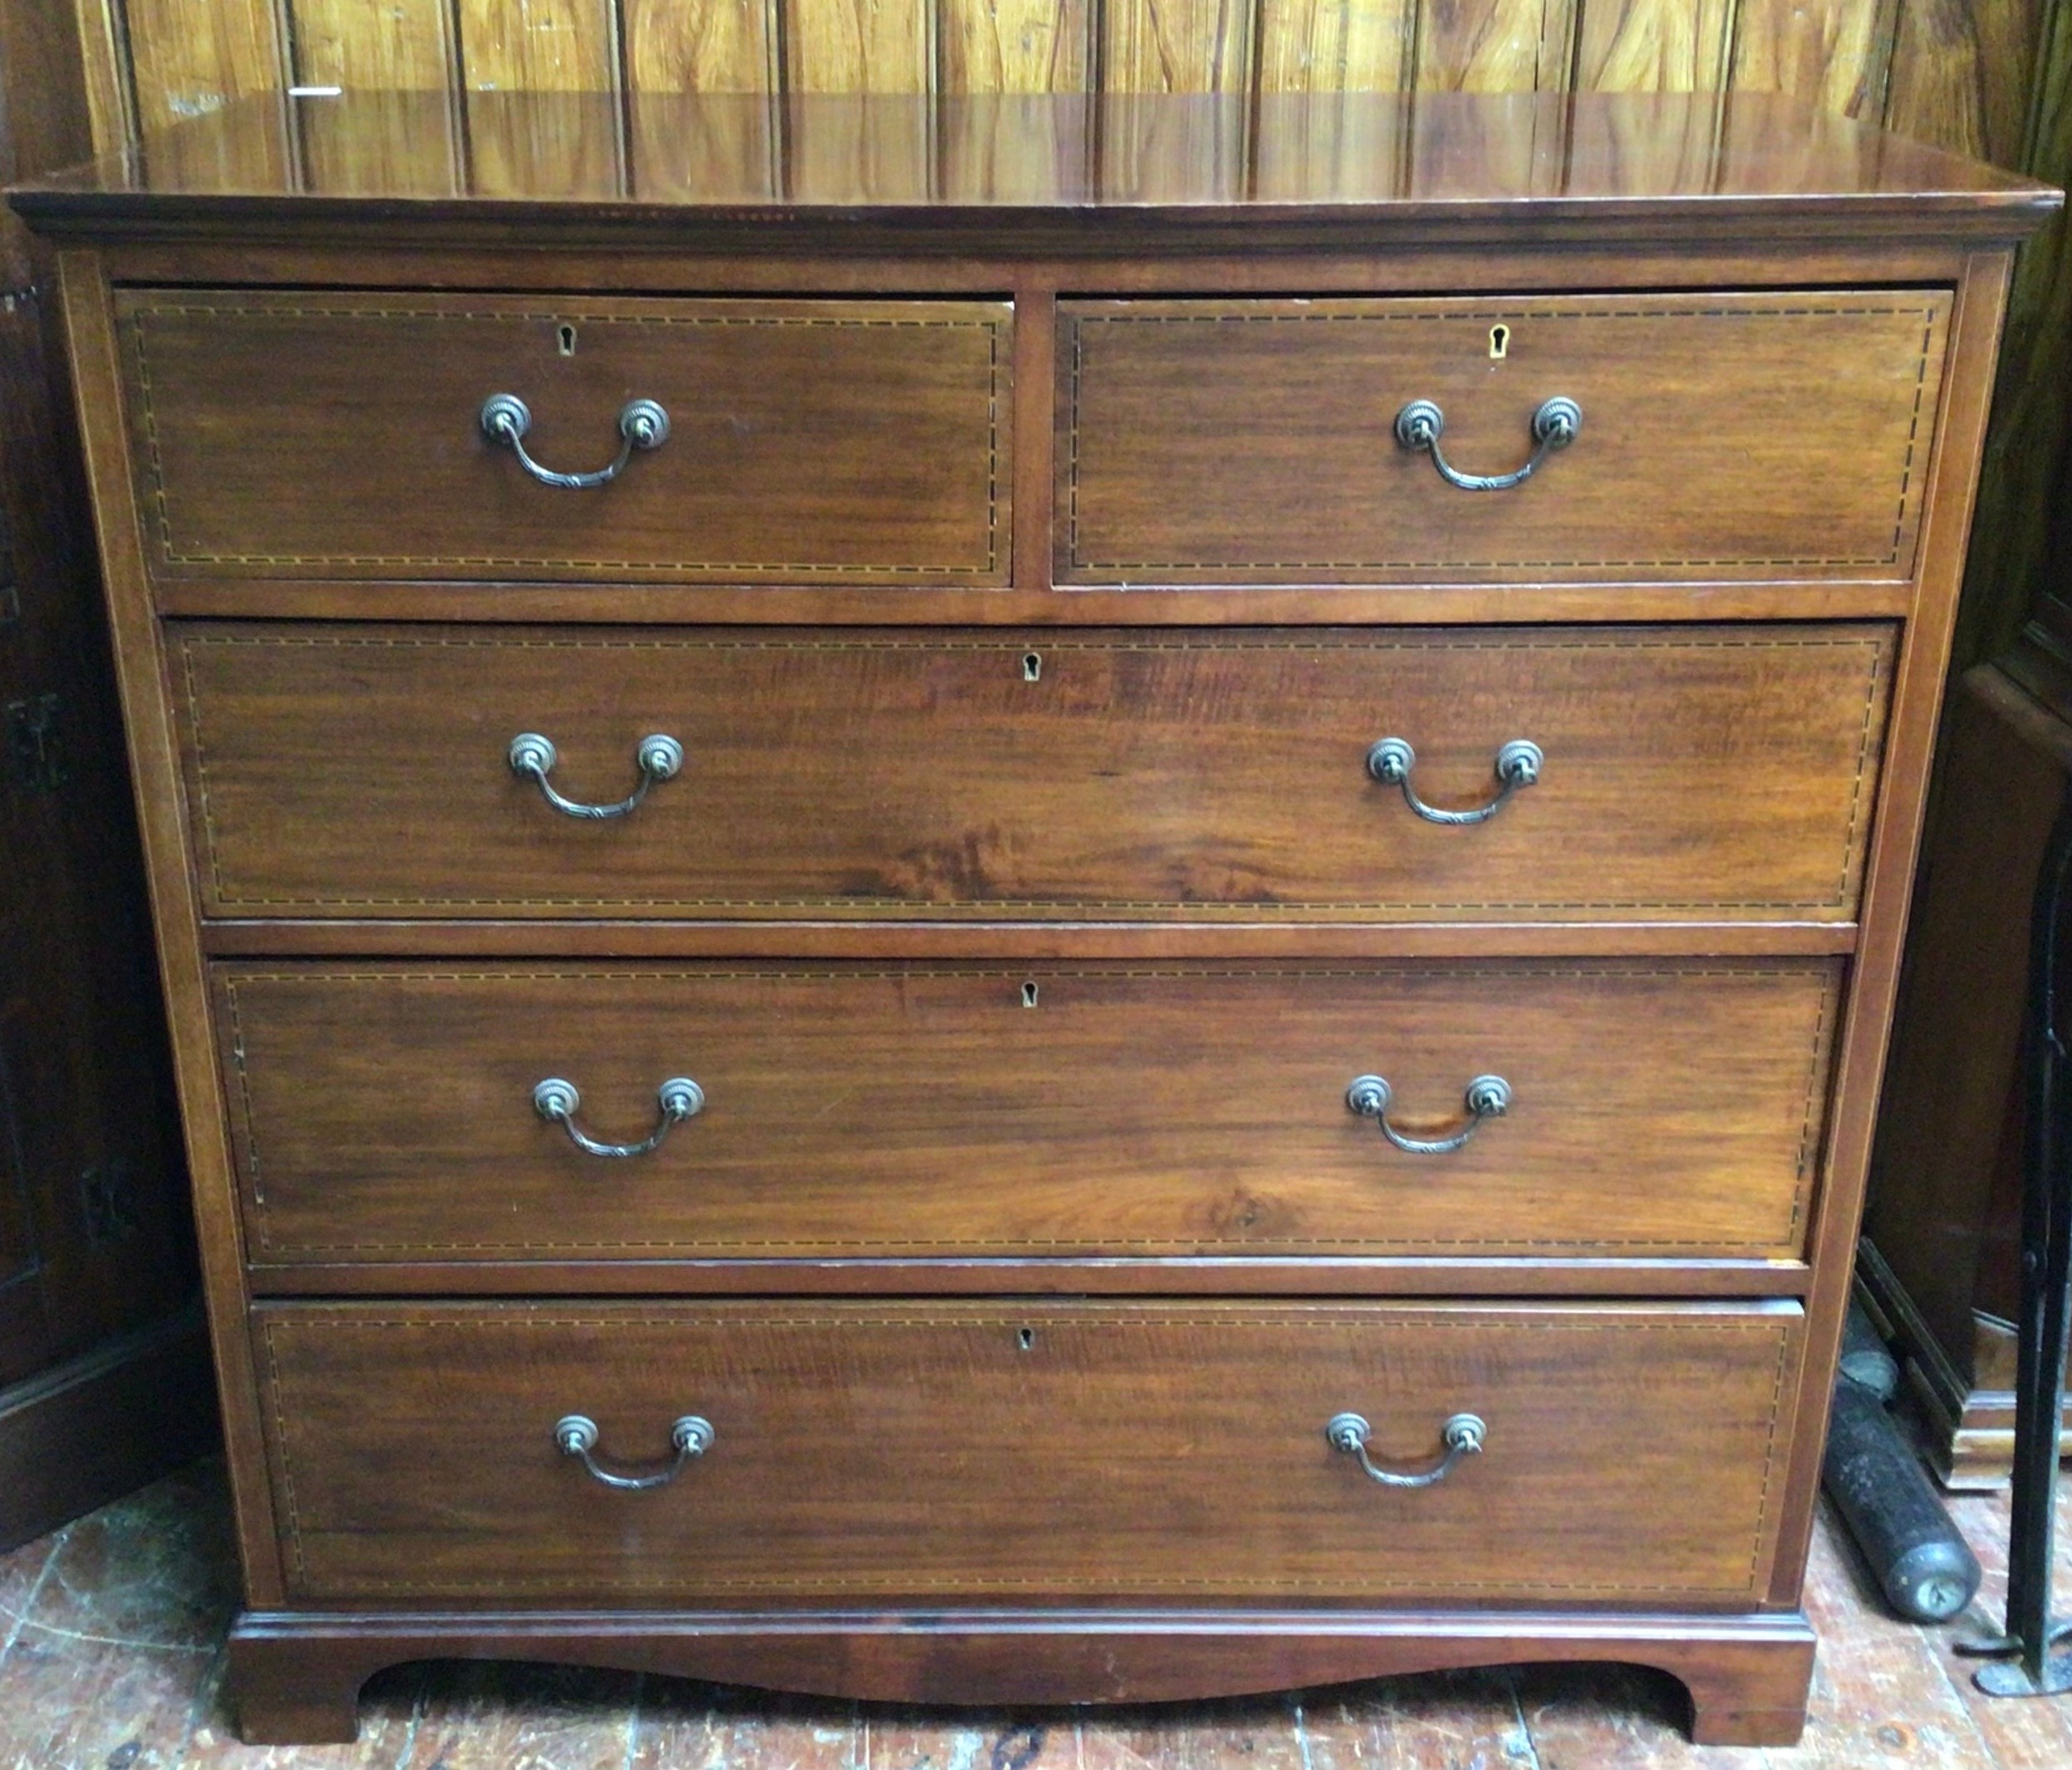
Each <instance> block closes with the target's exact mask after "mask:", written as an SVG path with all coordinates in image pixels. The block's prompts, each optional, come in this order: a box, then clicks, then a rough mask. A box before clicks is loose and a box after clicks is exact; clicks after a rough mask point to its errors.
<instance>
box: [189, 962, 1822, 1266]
mask: <svg viewBox="0 0 2072 1770" xmlns="http://www.w3.org/2000/svg"><path fill="white" fill-rule="evenodd" d="M1839 985H1840V970H1839V965H1838V964H1837V963H1836V962H1834V961H1828V962H1799V963H1796V964H1792V963H1781V964H1772V965H1763V966H1743V967H1725V966H1719V965H1708V964H1704V963H1698V964H1665V965H1655V966H1645V965H1643V966H1619V965H1612V966H1582V967H1578V966H1575V965H1573V964H1571V965H1560V964H1525V965H1496V966H1484V965H1474V964H1469V965H1459V964H1455V965H1444V966H1440V965H1434V966H1430V967H1420V968H1418V969H1415V970H1409V969H1404V968H1400V967H1334V968H1323V967H1304V966H1299V965H1295V966H1281V967H1275V966H1258V965H1254V966H1246V967H1238V968H1232V967H1210V966H1199V965H1178V966H1166V967H1159V969H1158V970H1156V971H1155V972H1147V971H1144V970H1139V969H1135V968H1132V967H1127V966H1124V967H1090V968H1089V967H1069V966H1067V967H1061V966H1058V965H1054V964H1039V965H1034V966H1029V967H1024V968H1023V969H1022V970H1020V971H1006V970H999V969H991V968H985V967H972V968H968V969H959V970H949V969H944V968H940V967H928V966H898V967H886V966H884V965H883V964H882V963H881V964H879V965H876V966H873V965H868V964H866V965H861V966H855V967H824V966H823V967H785V966H777V965H770V966H762V967H738V966H724V965H720V966H708V967H698V968H693V969H680V968H678V969H661V968H656V967H614V968H613V969H611V970H608V971H606V970H598V969H594V968H591V969H585V968H582V967H565V966H564V967H555V966H550V965H533V966H528V967H508V968H482V967H468V968H464V969H461V970H458V971H441V972H428V971H425V970H423V969H417V970H408V969H397V968H393V967H366V966H355V967H308V968H296V969H292V970H279V969H268V968H263V967H243V966H239V967H218V971H217V973H216V989H217V1003H218V1023H219V1025H220V1026H221V1027H222V1028H223V1064H224V1075H225V1081H226V1085H227V1087H228V1090H229V1093H230V1099H231V1104H232V1112H233V1122H235V1124H236V1126H237V1134H238V1152H239V1162H240V1167H241V1169H242V1171H243V1173H244V1175H245V1177H246V1186H245V1211H246V1217H247V1222H248V1227H249V1231H250V1236H251V1247H252V1250H253V1258H254V1259H256V1260H258V1261H262V1262H273V1261H282V1260H311V1259H317V1260H348V1261H369V1260H371V1261H387V1262H398V1261H407V1260H411V1259H422V1258H438V1259H460V1260H484V1259H499V1258H501V1259H539V1258H548V1257H560V1256H568V1257H578V1258H583V1257H595V1258H604V1259H613V1258H618V1259H633V1258H644V1259H664V1258H681V1257H706V1258H717V1257H758V1256H773V1255H781V1256H784V1257H793V1258H797V1257H825V1258H843V1257H848V1258H863V1257H895V1256H896V1257H918V1256H927V1255H932V1254H943V1253H966V1254H985V1255H988V1256H998V1255H1007V1254H1014V1253H1021V1254H1028V1255H1039V1256H1046V1257H1064V1256H1069V1255H1074V1254H1079V1255H1089V1256H1095V1255H1109V1256H1116V1255H1121V1254H1124V1253H1128V1254H1130V1255H1133V1256H1136V1255H1156V1254H1200V1253H1210V1252H1225V1253H1244V1252H1259V1253H1264V1252H1279V1253H1283V1254H1290V1253H1297V1252H1307V1253H1343V1254H1367V1255H1377V1254H1386V1253H1399V1254H1404V1255H1410V1256H1417V1255H1424V1256H1432V1257H1439V1256H1445V1257H1467V1256H1472V1255H1476V1254H1498V1253H1512V1254H1519V1255H1530V1256H1533V1257H1536V1258H1540V1259H1550V1258H1554V1257H1559V1256H1562V1255H1564V1254H1565V1255H1572V1256H1581V1257H1594V1256H1600V1255H1601V1256H1608V1257H1614V1258H1615V1257H1645V1258H1667V1257H1672V1256H1681V1257H1700V1256H1710V1257H1741V1258H1774V1259H1784V1260H1789V1259H1791V1258H1794V1257H1795V1256H1796V1255H1797V1253H1798V1251H1799V1250H1798V1246H1797V1238H1798V1234H1799V1228H1800V1226H1801V1224H1802V1222H1803V1221H1804V1215H1805V1212H1806V1207H1807V1205H1808V1203H1809V1197H1810V1188H1811V1187H1812V1185H1813V1183H1814V1178H1815V1163H1816V1160H1817V1152H1818V1150H1819V1133H1820V1113H1821V1102H1822V1099H1823V1097H1824V1092H1825V1088H1826V1080H1827V1068H1828V1055H1829V1041H1830V1037H1831V1033H1832V1030H1833V1027H1834V1023H1835V1021H1836V1018H1837V1017H1838V1012H1839V1000H1840V992H1839ZM1269 1029H1270V1030H1269ZM1375 1071H1379V1072H1383V1073H1384V1074H1385V1075H1386V1076H1387V1077H1388V1078H1389V1083H1390V1085H1391V1087H1392V1088H1393V1089H1394V1104H1393V1105H1392V1107H1391V1109H1390V1122H1391V1123H1393V1124H1394V1125H1396V1126H1397V1127H1399V1128H1400V1129H1404V1130H1405V1131H1406V1132H1408V1134H1410V1135H1413V1136H1423V1137H1443V1136H1449V1135H1451V1134H1453V1133H1454V1132H1457V1131H1459V1129H1461V1128H1462V1127H1463V1126H1464V1125H1465V1123H1466V1122H1467V1118H1466V1115H1465V1113H1464V1112H1463V1110H1462V1105H1461V1101H1462V1091H1463V1090H1464V1087H1466V1085H1467V1082H1468V1081H1469V1078H1470V1077H1474V1076H1475V1075H1479V1074H1482V1073H1485V1072H1492V1071H1494V1072H1501V1073H1502V1074H1503V1075H1504V1077H1505V1079H1506V1080H1507V1081H1508V1082H1509V1083H1510V1084H1511V1086H1512V1087H1513V1088H1514V1090H1515V1092H1516V1101H1515V1103H1514V1106H1513V1107H1512V1109H1511V1111H1510V1112H1509V1113H1508V1114H1506V1115H1505V1117H1504V1118H1503V1119H1502V1120H1492V1121H1490V1122H1486V1123H1484V1125H1482V1126H1481V1127H1479V1129H1478V1130H1477V1131H1476V1132H1475V1134H1474V1137H1472V1138H1471V1139H1470V1140H1469V1142H1468V1143H1467V1144H1466V1146H1465V1147H1463V1148H1461V1149H1459V1150H1458V1151H1456V1152H1454V1153H1452V1154H1450V1155H1444V1156H1418V1155H1413V1154H1407V1153H1405V1152H1402V1151H1399V1150H1397V1149H1394V1148H1393V1147H1390V1146H1389V1144H1388V1143H1387V1142H1384V1139H1383V1138H1382V1137H1380V1135H1379V1133H1378V1132H1377V1130H1376V1128H1375V1127H1374V1125H1373V1124H1372V1123H1371V1122H1369V1121H1368V1120H1365V1119H1363V1118H1360V1117H1357V1116H1356V1115H1354V1113H1352V1112H1349V1110H1348V1109H1347V1107H1346V1106H1345V1100H1344V1095H1345V1088H1346V1086H1347V1084H1348V1083H1349V1082H1351V1081H1352V1079H1353V1078H1354V1077H1355V1076H1357V1075H1360V1074H1363V1073H1366V1072H1375ZM679 1074H681V1075H689V1076H693V1077H695V1078H696V1079H697V1081H698V1083H699V1085H700V1086H701V1087H703V1090H704V1093H705V1103H704V1107H703V1111H702V1112H700V1113H699V1114H698V1117H696V1118H695V1119H692V1120H688V1121H686V1122H683V1123H682V1124H679V1125H678V1126H676V1127H673V1128H672V1129H671V1130H670V1131H669V1132H668V1136H667V1137H665V1139H664V1140H663V1143H662V1145H661V1146H660V1147H658V1149H656V1150H655V1151H653V1152H651V1153H650V1154H648V1155H646V1156H643V1157H638V1159H634V1160H628V1161H623V1162H604V1163H600V1162H599V1161H598V1158H597V1157H591V1156H586V1155H584V1154H583V1153H582V1152H580V1151H578V1150H577V1149H576V1148H574V1147H573V1145H572V1144H571V1143H570V1142H569V1141H568V1138H567V1137H565V1136H564V1135H563V1132H562V1130H561V1128H560V1127H558V1126H555V1125H552V1124H549V1123H548V1122H544V1121H543V1120H542V1119H541V1118H540V1117H538V1115H537V1114H536V1113H535V1112H533V1107H532V1101H531V1088H532V1085H533V1082H537V1081H538V1080H539V1079H541V1078H542V1077H545V1076H548V1075H555V1076H565V1077H568V1078H570V1079H571V1080H573V1081H574V1082H576V1084H577V1085H578V1087H579V1089H580V1090H581V1092H582V1095H583V1101H584V1102H585V1104H584V1107H583V1110H582V1111H581V1112H580V1113H579V1114H578V1119H579V1122H583V1123H584V1124H585V1125H587V1126H588V1127H589V1133H590V1134H591V1135H592V1136H596V1137H615V1138H625V1139H628V1140H632V1139H635V1138H638V1137H644V1136H646V1135H647V1134H648V1131H649V1130H650V1129H652V1128H653V1124H654V1122H655V1117H656V1113H655V1089H656V1087H657V1086H658V1084H659V1083H660V1082H661V1081H662V1080H663V1078H664V1077H668V1076H674V1075H679Z"/></svg>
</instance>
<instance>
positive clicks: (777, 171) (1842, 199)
mask: <svg viewBox="0 0 2072 1770" xmlns="http://www.w3.org/2000/svg"><path fill="white" fill-rule="evenodd" d="M13 201H14V203H15V206H16V207H17V208H18V209H19V210H20V211H21V212H22V213H23V215H24V216H25V217H27V218H28V219H29V221H30V222H31V223H33V224H34V225H36V226H38V227H40V228H45V229H47V230H49V231H53V232H65V233H85V234H107V235H109V236H111V237H134V236H137V235H139V234H145V235H164V234H168V233H187V232H214V231H237V230H241V229H262V230H267V231H274V232H279V231H287V232H290V233H304V232H308V233H319V232H323V231H329V230H343V231H347V232H352V233H361V232H363V231H365V230H368V229H389V230H396V231H401V232H406V233H408V232H415V231H423V230H427V229H431V228H438V229H441V230H443V231H444V232H446V233H448V235H449V236H456V237H462V236H464V237H473V238H480V237H482V236H483V234H484V233H493V234H497V235H500V236H503V237H505V238H526V237H528V236H535V235H537V236H540V237H553V238H561V237H564V236H567V235H568V234H571V233H581V234H605V235H615V236H619V237H624V236H627V235H628V234H631V235H633V236H635V237H638V236H641V235H643V234H646V235H650V236H653V235H663V236H667V237H668V238H670V239H671V240H672V241H673V243H679V244H697V243H700V241H701V240H702V239H703V238H705V237H707V236H708V235H709V236H711V237H713V238H721V237H729V238H730V237H733V236H738V235H740V234H743V233H763V234H768V233H777V234H778V235H779V236H783V237H789V238H798V239H799V240H800V242H801V243H808V238H807V237H808V236H812V237H813V238H811V240H810V243H813V244H815V245H820V244H823V243H840V239H841V238H842V237H843V236H848V235H853V236H855V237H856V238H858V240H861V239H863V238H873V239H875V240H883V239H885V238H894V239H900V238H904V239H909V240H913V241H916V242H925V241H927V240H928V239H931V238H942V237H946V236H949V235H958V234H963V235H968V234H969V233H973V231H979V230H992V231H993V232H994V233H998V235H999V236H1001V238H1002V239H1003V243H1013V241H1015V240H1017V239H1027V240H1030V241H1041V242H1043V243H1045V244H1049V245H1069V244H1070V243H1072V242H1073V241H1074V240H1075V239H1081V240H1084V241H1086V242H1088V243H1094V244H1114V243H1124V242H1126V241H1127V240H1128V239H1129V237H1130V236H1131V235H1132V234H1133V233H1134V234H1138V235H1139V236H1141V237H1142V238H1143V239H1144V243H1146V244H1147V245H1149V246H1152V247H1154V248H1155V246H1156V245H1158V244H1159V243H1160V242H1161V241H1163V240H1165V239H1169V238H1172V237H1174V236H1175V235H1176V234H1184V233H1189V232H1190V231H1196V232H1199V231H1204V230H1214V231H1221V232H1227V233H1234V234H1237V235H1239V237H1242V234H1243V233H1245V232H1248V231H1251V230H1257V229H1267V230H1275V229H1282V230H1288V229H1300V228H1307V229H1309V230H1312V231H1315V232H1321V233H1343V232H1344V231H1346V230H1355V229H1364V230H1368V231H1369V233H1370V234H1371V235H1372V236H1373V237H1374V238H1387V237H1389V236H1394V235H1398V234H1399V233H1403V234H1407V233H1414V232H1419V231H1422V232H1427V233H1432V234H1434V235H1435V236H1440V237H1449V236H1450V237H1477V236H1481V235H1484V234H1489V235H1492V236H1494V235H1501V236H1504V237H1508V238H1518V237H1519V236H1520V235H1524V236H1525V237H1532V236H1534V235H1535V234H1538V235H1544V237H1546V238H1561V237H1571V238H1580V237H1584V236H1585V235H1594V236H1596V237H1599V238H1604V237H1616V238H1631V237H1634V236H1635V235H1637V234H1641V233H1679V232H1681V233H1694V234H1699V235H1714V234H1718V233H1723V232H1735V233H1743V234H1748V235H1752V236H1757V237H1760V236H1761V235H1762V233H1764V230H1769V231H1770V232H1771V233H1772V234H1773V235H1776V236H1791V235H1804V234H1806V233H1820V234H1832V233H1850V232H1858V233H1863V234H1864V235H1865V236H1867V237H1880V238H1889V237H1891V236H1892V235H1893V234H1894V233H1914V234H1927V235H1939V236H1945V237H1953V236H1965V237H1979V236H1984V235H1991V236H1994V237H1999V238H2012V237H2014V236H2016V235H2019V234H2020V233H2025V232H2027V231H2029V229H2030V228H2033V227H2034V226H2035V225H2037V224H2038V223H2039V221H2040V219H2041V218H2044V217H2046V216H2047V215H2048V214H2049V213H2050V212H2051V211H2053V210H2054V208H2057V207H2058V206H2059V203H2061V201H2062V197H2061V194H2060V193H2058V192H2056V191H2054V190H2053V189H2051V188H2049V186H2047V185H2043V184H2039V183H2035V182H2034V181H2032V180H2029V179H2026V178H2019V177H2018V176H2016V175H2014V174H2012V173H2004V172H2001V171H1999V170H1997V169H1995V168H1991V167H1989V166H1985V165H1984V164H1981V163H1979V162H1976V161H1973V160H1969V159H1966V158H1963V157H1962V156H1960V155H1956V154H1952V153H1945V152H1944V151H1942V150H1939V149H1937V148H1929V147H1926V146H1924V145H1922V144H1920V143H1914V142H1911V141H1908V140H1906V139H1904V138H1901V137H1898V136H1894V135H1890V134H1887V133H1884V132H1882V131H1880V130H1878V129H1875V128H1870V127H1869V126H1867V125H1864V124H1861V123H1858V122H1853V121H1851V120H1849V119H1848V118H1844V117H1834V116H1829V115H1827V114H1824V113H1822V112H1815V111H1814V110H1812V109H1810V108H1809V107H1806V106H1805V105H1804V104H1803V103H1801V102H1799V101H1798V100H1796V99H1793V98H1790V97H1784V96H1782V95H1778V94H1769V93H1748V92H1733V93H1593V94H1563V93H1532V92H1523V93H1501V94H1492V93H1457V92H1447V93H1407V94H1370V93H1334V94H1328V95H1294V94H1289V95H1268V96H1265V97H1259V98H1257V99H1246V98H1244V97H1238V96H1230V95H1218V94H1207V95H1175V94H1159V95H1148V94H1145V95H1139V94H1120V95H1109V96H1104V97H1098V98H1095V97H1085V96H1083V95H1073V96H1066V97H1060V96H1053V95H1008V96H1000V97H944V96H919V97H909V96H904V95H898V96H895V95H864V96H859V95H824V96H821V95H814V96H796V95H794V96H788V97H774V96H761V95H687V94H674V93H673V94H667V95H641V94H634V95H631V96H626V95H613V94H610V93H567V92H557V93H533V92H470V93H467V94H464V95H463V96H462V97H459V98H458V99H456V98H454V97H452V96H451V95H449V94H447V93H445V92H345V93H343V94H340V95H338V96H335V97H306V96H291V95H289V94H286V93H267V94H260V95H258V96H256V97H252V98H248V99H245V100H242V101H240V102H237V103H234V104H232V105H228V106H226V107H223V109H222V110H220V111H218V112H213V113H212V114H210V115H208V116H205V117H196V118H192V119H189V120H188V121H186V122H183V123H181V124H178V125H177V126H175V127H174V128H170V129H168V130H165V131H163V132H161V133H153V134H148V135H146V136H145V137H143V138H142V139H141V140H140V141H139V142H138V143H137V144H136V145H135V146H134V147H133V148H130V149H129V150H128V151H127V152H126V153H122V154H119V155H115V156H111V157H109V158H104V159H102V160H98V161H96V162H93V163H91V164H89V165H87V166H83V167H79V168H73V169H72V170H70V171H68V172H63V173H55V174H53V175H51V176H50V177H48V178H44V179H42V180H39V181H38V182H36V183H33V184H31V185H28V186H27V187H25V188H22V189H19V190H18V191H16V192H15V193H13ZM828 237H833V239H832V240H830V239H829V238H828Z"/></svg>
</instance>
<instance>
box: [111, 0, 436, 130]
mask: <svg viewBox="0 0 2072 1770" xmlns="http://www.w3.org/2000/svg"><path fill="white" fill-rule="evenodd" d="M396 3H398V5H407V4H408V0H396ZM120 4H121V7H122V18H123V39H124V41H125V42H127V44H128V52H129V57H130V63H131V67H132V70H133V80H134V91H135V94H136V117H137V122H138V127H139V128H144V129H157V128H164V127H165V126H166V125H167V124H168V123H170V122H176V121H178V119H179V118H180V117H196V116H199V115H201V114H202V113H203V112H207V111H213V110H215V109H217V108H218V107H220V106H221V105H222V104H223V103H224V102H226V101H228V100H229V99H232V98H241V97H244V96H245V94H247V93H248V92H268V91H270V90H273V88H276V87H280V86H282V85H284V84H286V83H288V82H286V81H284V80H283V74H285V73H286V72H287V71H288V57H287V54H286V52H285V47H286V46H285V45H284V44H283V42H282V35H281V27H280V20H279V18H278V16H277V15H276V13H275V12H274V8H273V3H272V0H120ZM333 4H336V5H338V6H341V7H351V9H352V10H353V11H358V12H366V13H372V12H373V10H374V9H373V8H372V7H358V6H353V4H352V0H333Z"/></svg>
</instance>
